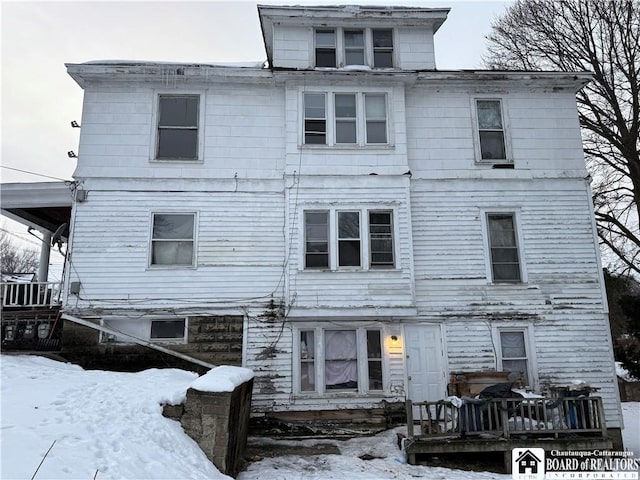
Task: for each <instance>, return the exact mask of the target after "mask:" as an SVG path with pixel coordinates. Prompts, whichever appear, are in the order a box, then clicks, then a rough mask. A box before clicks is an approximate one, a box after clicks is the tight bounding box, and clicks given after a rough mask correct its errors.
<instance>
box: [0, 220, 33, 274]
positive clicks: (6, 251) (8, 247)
mask: <svg viewBox="0 0 640 480" xmlns="http://www.w3.org/2000/svg"><path fill="white" fill-rule="evenodd" d="M0 267H1V269H2V273H35V271H36V270H37V268H38V252H37V251H35V250H31V249H28V248H22V247H20V246H18V245H16V244H15V243H14V242H13V241H12V240H11V237H9V234H8V233H7V232H6V231H5V230H0Z"/></svg>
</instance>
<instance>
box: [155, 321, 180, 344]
mask: <svg viewBox="0 0 640 480" xmlns="http://www.w3.org/2000/svg"><path fill="white" fill-rule="evenodd" d="M184 327H185V321H184V319H182V320H153V321H152V322H151V340H181V339H184V332H185V330H184Z"/></svg>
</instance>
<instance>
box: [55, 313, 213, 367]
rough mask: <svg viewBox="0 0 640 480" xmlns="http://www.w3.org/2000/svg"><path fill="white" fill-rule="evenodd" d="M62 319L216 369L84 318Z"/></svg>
mask: <svg viewBox="0 0 640 480" xmlns="http://www.w3.org/2000/svg"><path fill="white" fill-rule="evenodd" d="M62 318H63V319H64V320H69V321H70V322H73V323H77V324H79V325H83V326H85V327H89V328H93V329H94V330H98V331H100V332H104V333H108V334H110V335H116V336H119V337H126V338H127V339H128V340H131V341H132V342H134V343H137V344H138V345H142V346H143V347H148V348H152V349H154V350H157V351H159V352H162V353H166V354H167V355H171V356H174V357H177V358H180V359H181V360H185V361H187V362H190V363H195V364H196V365H200V366H201V367H206V368H209V369H211V368H215V365H212V364H210V363H207V362H203V361H202V360H199V359H197V358H194V357H190V356H189V355H185V354H184V353H180V352H175V351H173V350H169V349H168V348H165V347H163V346H160V345H158V344H155V343H152V342H148V341H146V340H141V339H139V338H136V337H134V336H132V335H128V334H126V333H122V332H118V331H116V330H113V329H111V328H109V327H105V326H103V325H98V324H96V323H93V322H90V321H89V320H85V319H83V318H79V317H74V316H72V315H69V314H66V313H63V314H62Z"/></svg>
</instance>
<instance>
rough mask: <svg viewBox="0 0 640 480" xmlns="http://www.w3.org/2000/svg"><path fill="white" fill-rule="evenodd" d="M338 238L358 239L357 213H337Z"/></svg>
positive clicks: (358, 220) (358, 224)
mask: <svg viewBox="0 0 640 480" xmlns="http://www.w3.org/2000/svg"><path fill="white" fill-rule="evenodd" d="M338 238H360V213H359V212H338Z"/></svg>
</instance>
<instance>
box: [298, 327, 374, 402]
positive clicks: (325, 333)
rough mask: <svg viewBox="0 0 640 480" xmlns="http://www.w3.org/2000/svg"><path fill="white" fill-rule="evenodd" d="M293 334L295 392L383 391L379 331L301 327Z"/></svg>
mask: <svg viewBox="0 0 640 480" xmlns="http://www.w3.org/2000/svg"><path fill="white" fill-rule="evenodd" d="M297 335H298V346H297V355H298V361H297V364H298V369H297V376H298V378H297V389H296V390H297V391H298V392H300V393H318V394H323V393H330V392H353V393H361V394H363V393H368V392H376V391H382V390H383V385H384V382H383V361H382V333H381V331H380V329H367V328H351V329H349V328H331V329H323V328H320V327H315V328H301V329H300V330H298V332H297Z"/></svg>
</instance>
